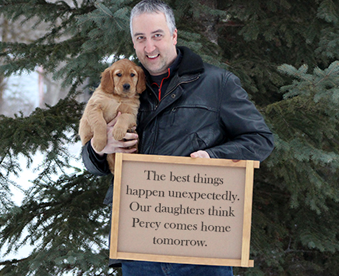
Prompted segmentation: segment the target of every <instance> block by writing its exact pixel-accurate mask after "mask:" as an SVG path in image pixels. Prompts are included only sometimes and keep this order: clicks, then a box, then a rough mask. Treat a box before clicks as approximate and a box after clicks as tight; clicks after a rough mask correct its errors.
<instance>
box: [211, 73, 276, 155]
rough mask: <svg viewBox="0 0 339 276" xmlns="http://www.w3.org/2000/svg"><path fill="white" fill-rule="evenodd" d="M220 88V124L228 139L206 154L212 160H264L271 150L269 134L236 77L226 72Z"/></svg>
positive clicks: (270, 135)
mask: <svg viewBox="0 0 339 276" xmlns="http://www.w3.org/2000/svg"><path fill="white" fill-rule="evenodd" d="M222 87H223V89H222V91H220V93H221V94H220V99H221V100H220V107H219V112H220V114H219V118H220V121H221V122H220V124H221V126H222V127H224V128H225V132H226V133H227V136H228V137H231V138H230V139H229V140H228V141H227V142H226V143H224V144H221V145H218V146H216V147H213V148H210V149H207V150H206V151H207V152H208V153H209V155H210V157H212V158H227V159H239V160H259V161H263V160H264V159H266V158H267V157H268V156H269V155H270V153H271V152H272V150H273V147H274V144H273V134H272V132H271V131H270V130H269V128H268V127H267V125H266V123H265V121H264V118H263V116H262V115H261V114H260V113H259V111H258V110H257V109H256V107H255V106H254V104H253V103H252V102H251V101H250V100H249V99H248V95H247V93H246V91H245V90H244V89H243V88H242V87H241V84H240V80H239V78H238V77H236V76H235V75H233V74H232V73H230V72H226V74H225V75H224V83H223V86H222Z"/></svg>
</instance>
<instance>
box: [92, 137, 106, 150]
mask: <svg viewBox="0 0 339 276" xmlns="http://www.w3.org/2000/svg"><path fill="white" fill-rule="evenodd" d="M106 143H107V141H106V139H97V138H95V137H93V139H92V146H93V148H94V149H95V150H96V151H99V152H100V151H102V150H103V149H104V147H105V146H106Z"/></svg>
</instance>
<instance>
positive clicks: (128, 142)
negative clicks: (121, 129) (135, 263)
mask: <svg viewBox="0 0 339 276" xmlns="http://www.w3.org/2000/svg"><path fill="white" fill-rule="evenodd" d="M120 114H121V113H120V112H119V113H118V115H117V116H116V117H115V118H114V119H113V120H112V121H111V122H109V123H108V124H107V144H106V146H105V147H104V149H103V150H102V151H100V152H98V151H96V150H95V149H94V148H93V144H92V140H91V145H92V148H93V149H94V151H95V152H96V153H97V154H98V155H101V156H102V155H104V154H105V153H106V154H110V153H116V152H122V153H132V152H135V151H136V147H134V146H135V145H136V144H137V143H138V134H136V133H126V135H125V137H124V139H122V140H120V141H117V140H115V139H114V138H113V135H112V129H113V127H114V125H115V124H116V123H117V121H118V117H119V116H120ZM130 147H132V148H130Z"/></svg>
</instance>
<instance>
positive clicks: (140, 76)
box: [137, 67, 146, 94]
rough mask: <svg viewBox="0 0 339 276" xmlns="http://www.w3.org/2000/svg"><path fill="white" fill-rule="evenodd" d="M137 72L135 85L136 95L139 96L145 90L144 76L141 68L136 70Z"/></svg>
mask: <svg viewBox="0 0 339 276" xmlns="http://www.w3.org/2000/svg"><path fill="white" fill-rule="evenodd" d="M137 72H138V83H137V93H139V94H141V93H142V92H144V91H145V90H146V76H145V72H144V70H142V68H141V67H138V68H137Z"/></svg>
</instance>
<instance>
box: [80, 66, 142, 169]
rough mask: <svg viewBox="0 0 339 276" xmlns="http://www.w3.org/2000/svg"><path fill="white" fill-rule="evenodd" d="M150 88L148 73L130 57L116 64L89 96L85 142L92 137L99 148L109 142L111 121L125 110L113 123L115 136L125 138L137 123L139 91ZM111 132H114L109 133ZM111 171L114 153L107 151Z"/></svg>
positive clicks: (83, 124)
mask: <svg viewBox="0 0 339 276" xmlns="http://www.w3.org/2000/svg"><path fill="white" fill-rule="evenodd" d="M145 89H146V83H145V73H144V71H143V70H142V69H141V67H139V66H137V65H136V64H135V63H134V62H132V61H130V60H128V59H122V60H119V61H117V62H115V63H113V64H112V66H110V67H108V68H107V69H106V70H105V71H104V72H103V73H102V74H101V83H100V85H99V87H98V88H97V89H96V90H95V91H94V93H93V95H92V96H91V98H90V99H89V101H88V103H87V105H86V108H85V111H84V113H83V116H82V118H81V120H80V125H79V135H80V138H81V142H82V144H83V145H85V144H86V143H87V142H88V141H89V140H90V139H93V140H92V145H93V147H94V149H95V150H96V151H99V152H100V151H102V150H103V149H104V147H105V146H106V144H107V123H109V122H110V121H112V120H113V119H114V118H115V117H116V116H117V114H118V112H121V115H120V116H119V117H118V119H117V123H116V124H115V125H114V127H113V131H112V135H113V137H114V139H115V140H121V139H123V138H124V136H125V134H126V132H127V131H128V130H129V129H131V128H133V127H135V126H136V117H137V112H138V108H139V105H140V102H139V94H140V93H142V92H143V91H144V90H145ZM108 135H110V134H108ZM107 161H108V163H109V167H110V170H111V172H112V173H113V172H114V154H108V155H107Z"/></svg>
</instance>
